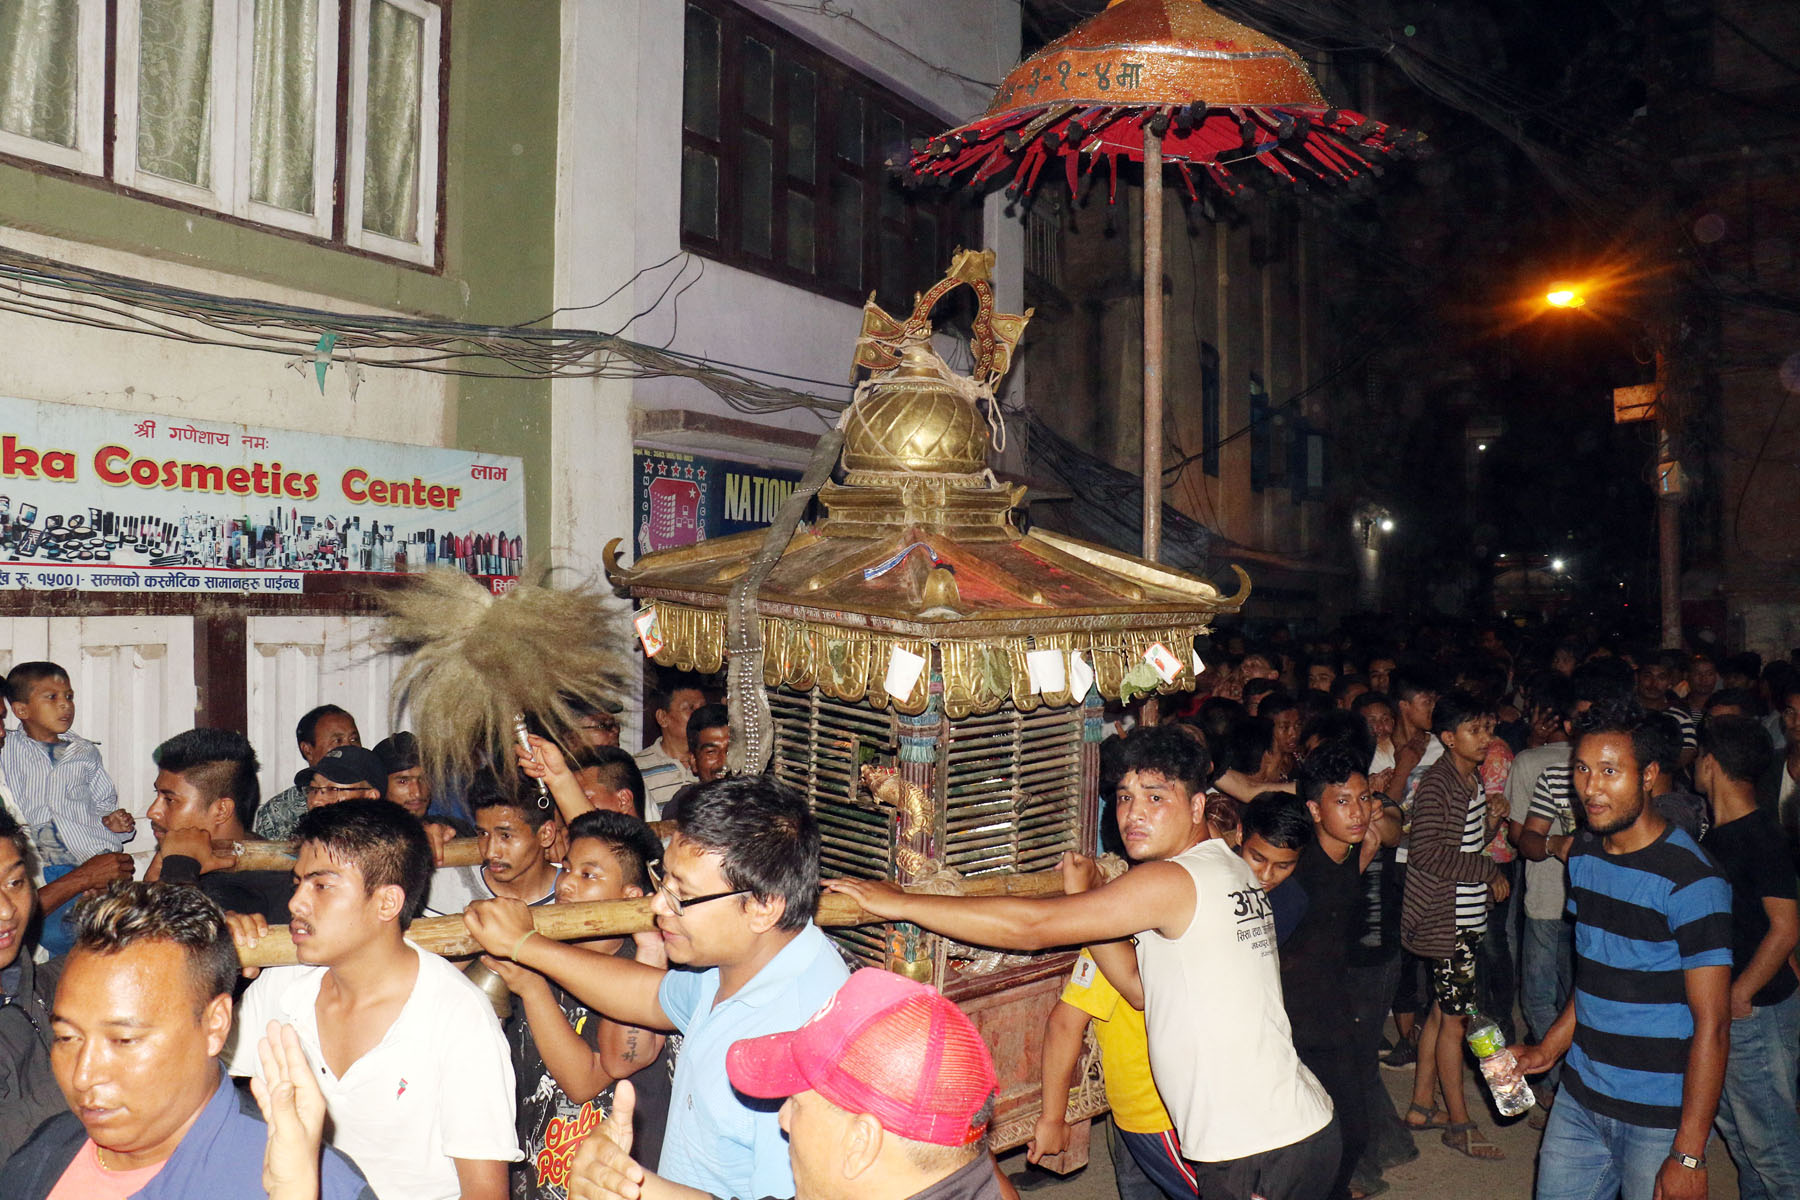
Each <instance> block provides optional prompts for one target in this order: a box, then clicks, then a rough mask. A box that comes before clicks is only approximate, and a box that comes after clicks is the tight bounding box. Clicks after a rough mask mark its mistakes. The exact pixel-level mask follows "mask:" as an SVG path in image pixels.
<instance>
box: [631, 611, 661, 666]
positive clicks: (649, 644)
mask: <svg viewBox="0 0 1800 1200" xmlns="http://www.w3.org/2000/svg"><path fill="white" fill-rule="evenodd" d="M631 623H632V624H633V625H635V626H636V627H637V635H638V641H640V642H642V643H644V654H645V655H646V656H647V657H650V658H655V657H656V655H657V653H658V652H659V651H661V650H662V648H663V645H664V643H663V635H662V622H661V621H659V620H657V617H656V609H654V608H646V609H644V610H643V611H642V612H640V613H638V614H637V616H635V617H633V618H632V619H631Z"/></svg>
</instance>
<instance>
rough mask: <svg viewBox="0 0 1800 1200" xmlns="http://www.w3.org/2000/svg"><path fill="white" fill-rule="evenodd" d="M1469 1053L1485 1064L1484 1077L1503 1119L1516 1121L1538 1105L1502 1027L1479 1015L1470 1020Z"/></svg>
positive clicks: (1483, 1068) (1482, 1068)
mask: <svg viewBox="0 0 1800 1200" xmlns="http://www.w3.org/2000/svg"><path fill="white" fill-rule="evenodd" d="M1468 1043H1469V1049H1471V1050H1473V1051H1474V1052H1475V1057H1476V1059H1477V1060H1478V1061H1479V1062H1480V1063H1481V1077H1482V1078H1483V1079H1485V1080H1487V1085H1488V1091H1490V1092H1492V1093H1493V1094H1494V1107H1496V1108H1498V1109H1499V1110H1500V1115H1501V1116H1503V1117H1516V1116H1518V1115H1519V1114H1520V1113H1522V1112H1524V1111H1525V1110H1527V1109H1529V1108H1530V1107H1531V1106H1532V1105H1534V1104H1536V1103H1537V1096H1535V1095H1534V1094H1532V1091H1531V1085H1530V1084H1529V1083H1526V1082H1525V1075H1524V1073H1523V1072H1522V1071H1520V1070H1519V1060H1518V1059H1516V1058H1514V1057H1513V1053H1512V1051H1511V1050H1508V1049H1507V1048H1506V1037H1505V1035H1504V1034H1502V1033H1501V1032H1500V1027H1499V1026H1498V1025H1496V1024H1494V1022H1493V1021H1492V1020H1490V1019H1489V1018H1487V1017H1483V1016H1480V1015H1479V1014H1477V1015H1476V1016H1474V1017H1471V1018H1470V1019H1469V1035H1468Z"/></svg>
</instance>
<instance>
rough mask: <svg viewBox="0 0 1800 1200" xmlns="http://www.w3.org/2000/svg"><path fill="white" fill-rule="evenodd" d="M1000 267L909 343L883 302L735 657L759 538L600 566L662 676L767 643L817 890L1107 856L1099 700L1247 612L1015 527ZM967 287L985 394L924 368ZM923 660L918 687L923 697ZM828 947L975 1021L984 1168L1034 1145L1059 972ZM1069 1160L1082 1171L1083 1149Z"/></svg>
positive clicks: (893, 946) (1033, 964)
mask: <svg viewBox="0 0 1800 1200" xmlns="http://www.w3.org/2000/svg"><path fill="white" fill-rule="evenodd" d="M992 261H993V259H992V255H991V253H988V254H972V253H968V252H963V253H959V255H958V257H957V261H956V263H955V265H954V266H953V267H952V270H951V273H950V275H949V276H948V277H947V278H946V279H945V280H944V282H943V283H941V284H940V285H938V287H936V288H933V289H932V290H931V291H930V292H928V293H926V295H925V296H923V297H921V298H920V301H919V304H918V307H917V308H916V309H915V311H914V313H913V315H912V317H911V318H909V319H908V320H907V321H905V322H901V321H896V320H894V319H893V318H891V317H889V316H888V315H887V314H885V313H883V312H881V310H880V309H879V308H877V307H876V306H875V305H874V303H873V301H871V302H870V304H869V305H868V307H867V309H866V311H865V321H864V333H863V337H862V339H861V340H860V341H859V343H858V347H857V363H858V365H859V367H862V368H865V369H867V370H869V371H870V375H869V377H868V378H867V379H866V380H865V381H864V382H863V383H862V384H861V386H860V387H859V388H858V392H857V398H856V400H855V401H854V403H853V404H852V406H851V408H850V410H849V412H848V414H847V417H846V420H845V422H844V424H843V426H842V445H843V449H842V457H841V476H842V477H841V481H840V482H837V483H828V484H825V485H824V486H822V487H821V488H820V489H819V492H818V504H819V507H820V509H821V510H822V511H821V516H820V519H818V520H817V522H816V523H815V524H814V525H813V526H812V527H811V528H810V529H806V528H803V529H801V530H799V531H798V532H796V533H795V534H794V535H793V537H792V539H791V540H789V541H788V542H787V543H786V545H785V548H782V547H779V546H778V545H777V546H776V547H775V549H774V550H770V551H768V552H767V553H768V557H769V558H770V559H771V561H770V562H766V563H764V564H763V566H762V571H763V572H766V573H765V574H763V577H762V578H761V581H760V584H759V585H758V586H756V587H755V588H754V592H755V596H754V600H755V605H754V607H755V614H754V616H753V617H751V618H746V619H747V620H751V621H753V622H754V626H755V628H754V630H738V631H736V632H737V634H738V635H740V636H738V637H737V638H736V639H735V640H734V631H733V629H732V628H731V624H732V621H733V619H734V617H733V613H732V612H731V611H729V610H731V608H732V606H731V604H729V603H728V601H729V599H730V594H731V592H732V589H733V588H734V586H737V587H739V589H740V594H741V593H742V591H743V590H745V589H744V588H743V587H742V586H741V585H742V582H743V580H744V579H745V577H746V572H747V571H751V570H753V569H755V568H753V566H752V564H753V562H754V561H755V560H756V558H757V555H758V552H759V548H761V547H764V546H765V545H767V544H769V543H767V541H766V538H765V533H764V532H763V531H752V532H748V533H742V534H736V535H733V536H729V537H723V538H715V539H710V540H707V541H703V542H700V543H698V544H696V545H693V546H687V547H683V548H680V549H673V550H665V551H661V552H658V553H654V554H649V555H646V556H644V557H643V558H641V559H639V560H638V561H637V562H636V563H635V564H633V565H632V566H630V567H625V566H622V565H620V564H619V563H618V562H617V561H616V559H615V558H614V557H613V556H614V553H615V548H616V545H617V543H614V546H610V547H608V550H607V561H608V573H609V576H610V577H611V579H612V582H613V584H614V586H615V588H617V589H618V590H619V591H621V592H622V593H625V594H628V595H630V596H631V597H633V598H635V599H636V600H637V601H639V602H640V603H641V604H642V605H643V606H645V607H647V608H651V609H654V611H655V614H656V617H655V620H656V625H655V628H656V640H657V641H659V642H660V646H659V648H658V649H657V652H656V654H655V656H654V657H655V660H656V662H657V663H659V664H660V665H663V666H665V667H676V668H680V669H684V670H696V671H701V672H707V673H711V672H715V671H718V670H720V669H721V668H722V667H724V666H725V665H727V660H728V657H730V653H729V652H728V648H729V647H731V646H734V645H739V646H741V645H745V644H746V641H745V638H744V636H743V635H747V634H749V633H760V642H761V677H760V683H761V689H760V694H759V696H758V697H757V699H758V700H761V699H764V698H766V704H767V717H768V732H767V734H766V735H763V736H766V737H767V739H768V740H769V742H770V743H772V744H771V745H769V747H768V752H769V754H770V769H771V770H772V771H773V772H774V773H775V774H776V776H778V777H779V778H781V779H782V780H784V781H786V782H788V783H790V784H793V785H794V786H795V787H798V788H800V789H802V790H803V791H804V792H805V793H806V794H807V795H808V796H809V797H810V798H811V800H812V802H813V805H814V808H815V811H816V812H817V814H818V818H819V822H820V825H821V828H822V831H823V840H824V851H823V857H824V869H825V873H826V874H827V875H828V876H831V875H844V876H857V877H863V878H886V879H893V880H897V881H899V882H902V883H917V882H921V881H927V880H938V881H943V880H949V881H951V882H950V884H949V886H954V878H955V876H958V875H960V876H964V877H968V876H980V875H990V874H997V873H1005V872H1030V871H1041V870H1047V869H1050V868H1053V867H1054V866H1055V865H1056V863H1057V860H1058V859H1059V857H1060V856H1061V855H1062V853H1063V852H1064V851H1065V850H1079V851H1082V852H1083V853H1088V854H1092V853H1094V851H1095V842H1096V832H1097V816H1098V812H1097V809H1098V803H1097V798H1096V790H1097V773H1098V743H1099V741H1100V736H1101V734H1100V724H1101V722H1100V718H1101V711H1102V704H1103V701H1104V699H1106V698H1112V699H1117V698H1119V697H1120V695H1121V692H1122V690H1125V689H1128V688H1133V687H1135V688H1137V689H1139V690H1159V691H1173V690H1177V689H1186V688H1191V687H1192V686H1193V683H1194V674H1193V672H1194V669H1195V661H1194V659H1193V656H1192V646H1193V639H1194V637H1195V635H1197V634H1199V633H1202V632H1204V631H1205V629H1206V628H1207V625H1208V623H1209V622H1210V621H1211V620H1212V618H1213V616H1214V615H1215V614H1217V613H1220V612H1231V611H1236V609H1237V608H1238V606H1239V604H1240V603H1241V602H1242V600H1243V598H1244V596H1245V594H1246V593H1247V588H1248V581H1247V580H1246V579H1244V578H1243V574H1242V572H1241V571H1239V572H1238V574H1239V578H1240V587H1239V589H1238V591H1237V594H1236V595H1233V596H1224V595H1221V593H1220V592H1219V590H1218V589H1216V588H1215V587H1213V585H1212V584H1210V583H1208V582H1206V581H1204V580H1201V579H1198V578H1195V577H1193V576H1191V575H1187V574H1184V573H1182V572H1179V571H1173V570H1169V569H1168V568H1165V567H1161V566H1158V565H1157V564H1155V563H1152V562H1147V561H1144V560H1142V559H1138V558H1134V557H1131V556H1128V555H1124V554H1120V553H1118V552H1116V551H1113V550H1109V549H1106V548H1103V547H1100V546H1096V545H1091V544H1089V543H1086V542H1080V541H1076V540H1074V539H1071V538H1066V537H1063V536H1061V535H1059V534H1055V533H1051V532H1049V531H1046V530H1041V529H1034V530H1031V531H1030V532H1026V531H1023V530H1022V529H1021V527H1020V524H1021V520H1020V515H1021V512H1022V509H1021V505H1022V502H1023V500H1024V491H1025V489H1024V488H1022V487H1018V486H1015V485H1010V484H1006V483H1002V482H1000V481H998V480H996V479H995V477H994V475H993V474H992V473H991V472H990V471H989V470H988V464H987V455H988V450H989V440H990V427H989V424H988V418H987V417H986V416H984V413H983V411H982V405H984V404H985V405H986V406H987V408H988V411H989V413H990V414H991V413H993V412H995V411H997V406H996V405H995V401H994V398H993V393H992V388H993V386H994V384H995V383H996V382H997V381H998V379H999V378H1000V376H1001V374H1003V373H1004V371H1005V370H1006V366H1007V363H1008V360H1009V357H1010V353H1011V349H1012V346H1013V343H1014V342H1016V340H1017V338H1018V335H1019V332H1020V331H1021V330H1022V329H1023V326H1024V323H1025V321H1026V319H1028V317H1029V315H1030V314H1029V313H1027V314H1026V315H1025V316H1024V317H1010V316H1005V315H1001V314H995V313H993V311H992V292H991V289H990V286H989V283H988V279H989V274H990V271H991V267H992ZM964 284H966V285H968V286H970V287H972V288H973V289H974V290H975V292H976V295H977V298H978V302H979V306H980V307H979V311H978V315H977V317H976V321H975V330H976V338H975V342H974V353H975V359H976V367H975V374H974V375H973V376H963V375H958V374H956V373H954V372H952V371H951V370H950V368H948V367H947V366H946V365H945V364H944V362H943V360H942V359H941V358H940V357H939V356H938V355H937V354H936V353H935V352H934V351H933V350H932V348H931V325H930V322H929V313H930V310H931V307H932V306H933V305H934V304H935V303H936V301H937V299H938V298H939V297H940V296H941V295H942V294H943V293H944V292H945V291H947V290H948V289H949V288H951V287H955V286H958V285H964ZM828 437H832V438H833V439H834V440H835V435H828ZM776 540H777V542H778V541H779V538H778V539H776ZM777 552H778V553H779V558H778V559H774V558H773V555H774V554H775V553H777ZM652 644H654V643H652ZM1158 651H1160V652H1161V653H1160V654H1159V653H1157V652H1158ZM1042 652H1050V653H1048V654H1046V653H1042ZM737 653H740V654H741V653H742V651H738V652H737ZM908 655H911V656H917V659H916V660H912V659H908V658H907V657H906V656H908ZM1028 656H1029V657H1028ZM1152 658H1154V659H1156V660H1157V661H1160V662H1161V663H1162V664H1163V671H1162V673H1161V674H1157V673H1156V672H1155V671H1154V669H1153V668H1152V667H1151V666H1150V662H1149V660H1150V659H1152ZM920 660H922V661H920ZM909 663H910V664H912V665H915V666H917V667H918V668H919V669H918V670H917V673H916V676H913V677H912V678H910V679H909V678H908V675H909V672H908V671H907V670H906V667H907V665H908V664H909ZM1090 679H1091V685H1090V684H1089V680H1090ZM890 686H892V687H894V688H895V689H896V691H898V692H899V694H890V692H889V690H888V689H889V687H890ZM752 687H753V690H754V684H753V685H752ZM901 689H904V690H901ZM750 769H754V764H752V766H751V768H750ZM838 939H839V942H840V945H842V946H843V948H844V949H845V951H846V953H847V954H849V955H850V956H851V957H853V958H854V959H856V960H857V961H859V962H861V963H865V964H869V965H879V966H885V967H888V968H889V969H892V970H896V971H901V972H903V973H905V974H907V975H910V976H912V977H914V978H918V979H923V980H926V981H929V982H931V983H932V984H934V985H936V986H937V987H939V988H940V989H942V990H943V991H944V992H945V993H946V994H947V995H949V996H950V997H951V998H952V999H954V1000H955V1001H957V1003H958V1004H959V1005H961V1006H962V1007H963V1009H964V1010H965V1011H966V1012H968V1013H969V1015H970V1016H971V1017H972V1018H973V1019H974V1020H975V1022H976V1024H977V1026H978V1027H979V1028H980V1029H981V1030H982V1032H983V1034H984V1035H985V1036H986V1037H987V1039H988V1041H989V1044H990V1046H991V1047H992V1049H993V1051H994V1057H995V1061H996V1063H997V1065H998V1067H999V1072H1000V1082H1001V1094H1000V1103H999V1106H998V1110H997V1115H996V1122H995V1137H994V1141H995V1148H996V1149H1007V1148H1010V1147H1012V1146H1016V1145H1019V1144H1021V1143H1023V1142H1024V1141H1025V1140H1027V1139H1028V1138H1029V1137H1030V1135H1031V1130H1032V1126H1033V1124H1034V1123H1035V1122H1036V1119H1037V1114H1038V1108H1039V1091H1040V1088H1039V1083H1040V1073H1041V1069H1042V1037H1043V1031H1044V1028H1045V1023H1046V1020H1047V1018H1048V1015H1049V1012H1050V1009H1051V1008H1052V1007H1053V1006H1054V1005H1055V1003H1056V999H1057V995H1058V993H1059V992H1060V990H1061V988H1062V985H1063V982H1064V980H1065V979H1066V978H1067V975H1068V970H1069V966H1070V962H1071V956H1070V954H1069V953H1067V952H1064V953H1056V954H1048V955H1036V956H1006V957H1003V956H1000V955H997V954H992V953H983V952H980V951H978V950H976V949H973V948H969V947H961V946H954V945H950V944H947V943H945V942H944V941H943V940H942V939H939V938H936V937H932V936H930V935H926V934H923V933H921V932H920V931H919V930H918V929H916V928H914V927H911V926H905V925H900V926H869V927H863V928H858V929H852V930H846V931H839V932H838ZM1090 1057H1091V1056H1090ZM1097 1081H1098V1068H1097V1064H1094V1063H1092V1062H1090V1063H1088V1064H1086V1065H1085V1066H1084V1069H1083V1071H1082V1073H1081V1075H1080V1076H1079V1077H1078V1080H1077V1087H1076V1090H1075V1091H1074V1092H1073V1093H1072V1095H1071V1104H1070V1113H1069V1115H1070V1119H1071V1120H1084V1119H1086V1118H1088V1117H1091V1116H1092V1115H1094V1114H1095V1113H1098V1112H1100V1111H1103V1110H1104V1108H1105V1102H1104V1098H1103V1096H1102V1095H1101V1092H1100V1088H1099V1087H1098V1082H1097ZM1073 1144H1074V1146H1076V1147H1078V1150H1077V1151H1076V1153H1075V1157H1078V1158H1080V1157H1084V1156H1085V1148H1086V1144H1087V1143H1086V1140H1085V1139H1084V1138H1076V1139H1074V1141H1073ZM1069 1165H1072V1164H1069Z"/></svg>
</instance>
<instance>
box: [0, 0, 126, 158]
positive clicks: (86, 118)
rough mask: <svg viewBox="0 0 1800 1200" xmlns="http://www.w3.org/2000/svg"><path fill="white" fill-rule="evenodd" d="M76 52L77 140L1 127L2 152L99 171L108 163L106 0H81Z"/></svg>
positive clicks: (78, 13)
mask: <svg viewBox="0 0 1800 1200" xmlns="http://www.w3.org/2000/svg"><path fill="white" fill-rule="evenodd" d="M75 52H76V54H77V56H78V58H79V62H80V67H81V73H80V75H79V76H78V77H77V81H76V92H75V144H74V145H73V146H59V145H57V144H56V143H55V142H41V141H39V140H38V139H36V138H30V137H26V136H25V135H24V134H21V133H9V132H7V131H5V130H0V153H4V154H14V155H17V156H18V157H20V158H29V159H32V160H34V161H36V162H41V163H44V164H46V165H47V166H52V167H61V168H63V169H64V170H68V171H79V172H81V173H82V174H84V175H98V174H100V173H101V170H102V168H103V166H104V163H105V156H104V153H103V145H102V140H103V138H104V135H105V128H106V0H80V7H79V8H78V9H77V10H76V17H75Z"/></svg>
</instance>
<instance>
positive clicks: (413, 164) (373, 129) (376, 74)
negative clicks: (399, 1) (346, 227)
mask: <svg viewBox="0 0 1800 1200" xmlns="http://www.w3.org/2000/svg"><path fill="white" fill-rule="evenodd" d="M368 32H369V104H368V146H367V149H366V151H365V158H364V161H363V215H362V225H363V228H364V229H367V230H369V231H370V232H371V233H379V234H383V235H385V236H387V237H391V238H397V239H398V240H400V241H403V242H413V241H417V240H418V237H419V104H420V97H421V96H422V95H423V94H424V92H423V87H424V70H425V22H424V21H423V20H421V19H420V18H418V17H415V16H414V15H413V14H411V13H409V12H407V11H405V10H404V9H400V8H396V7H395V6H394V5H392V4H385V3H382V0H375V2H374V3H373V4H371V5H369V31H368Z"/></svg>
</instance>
